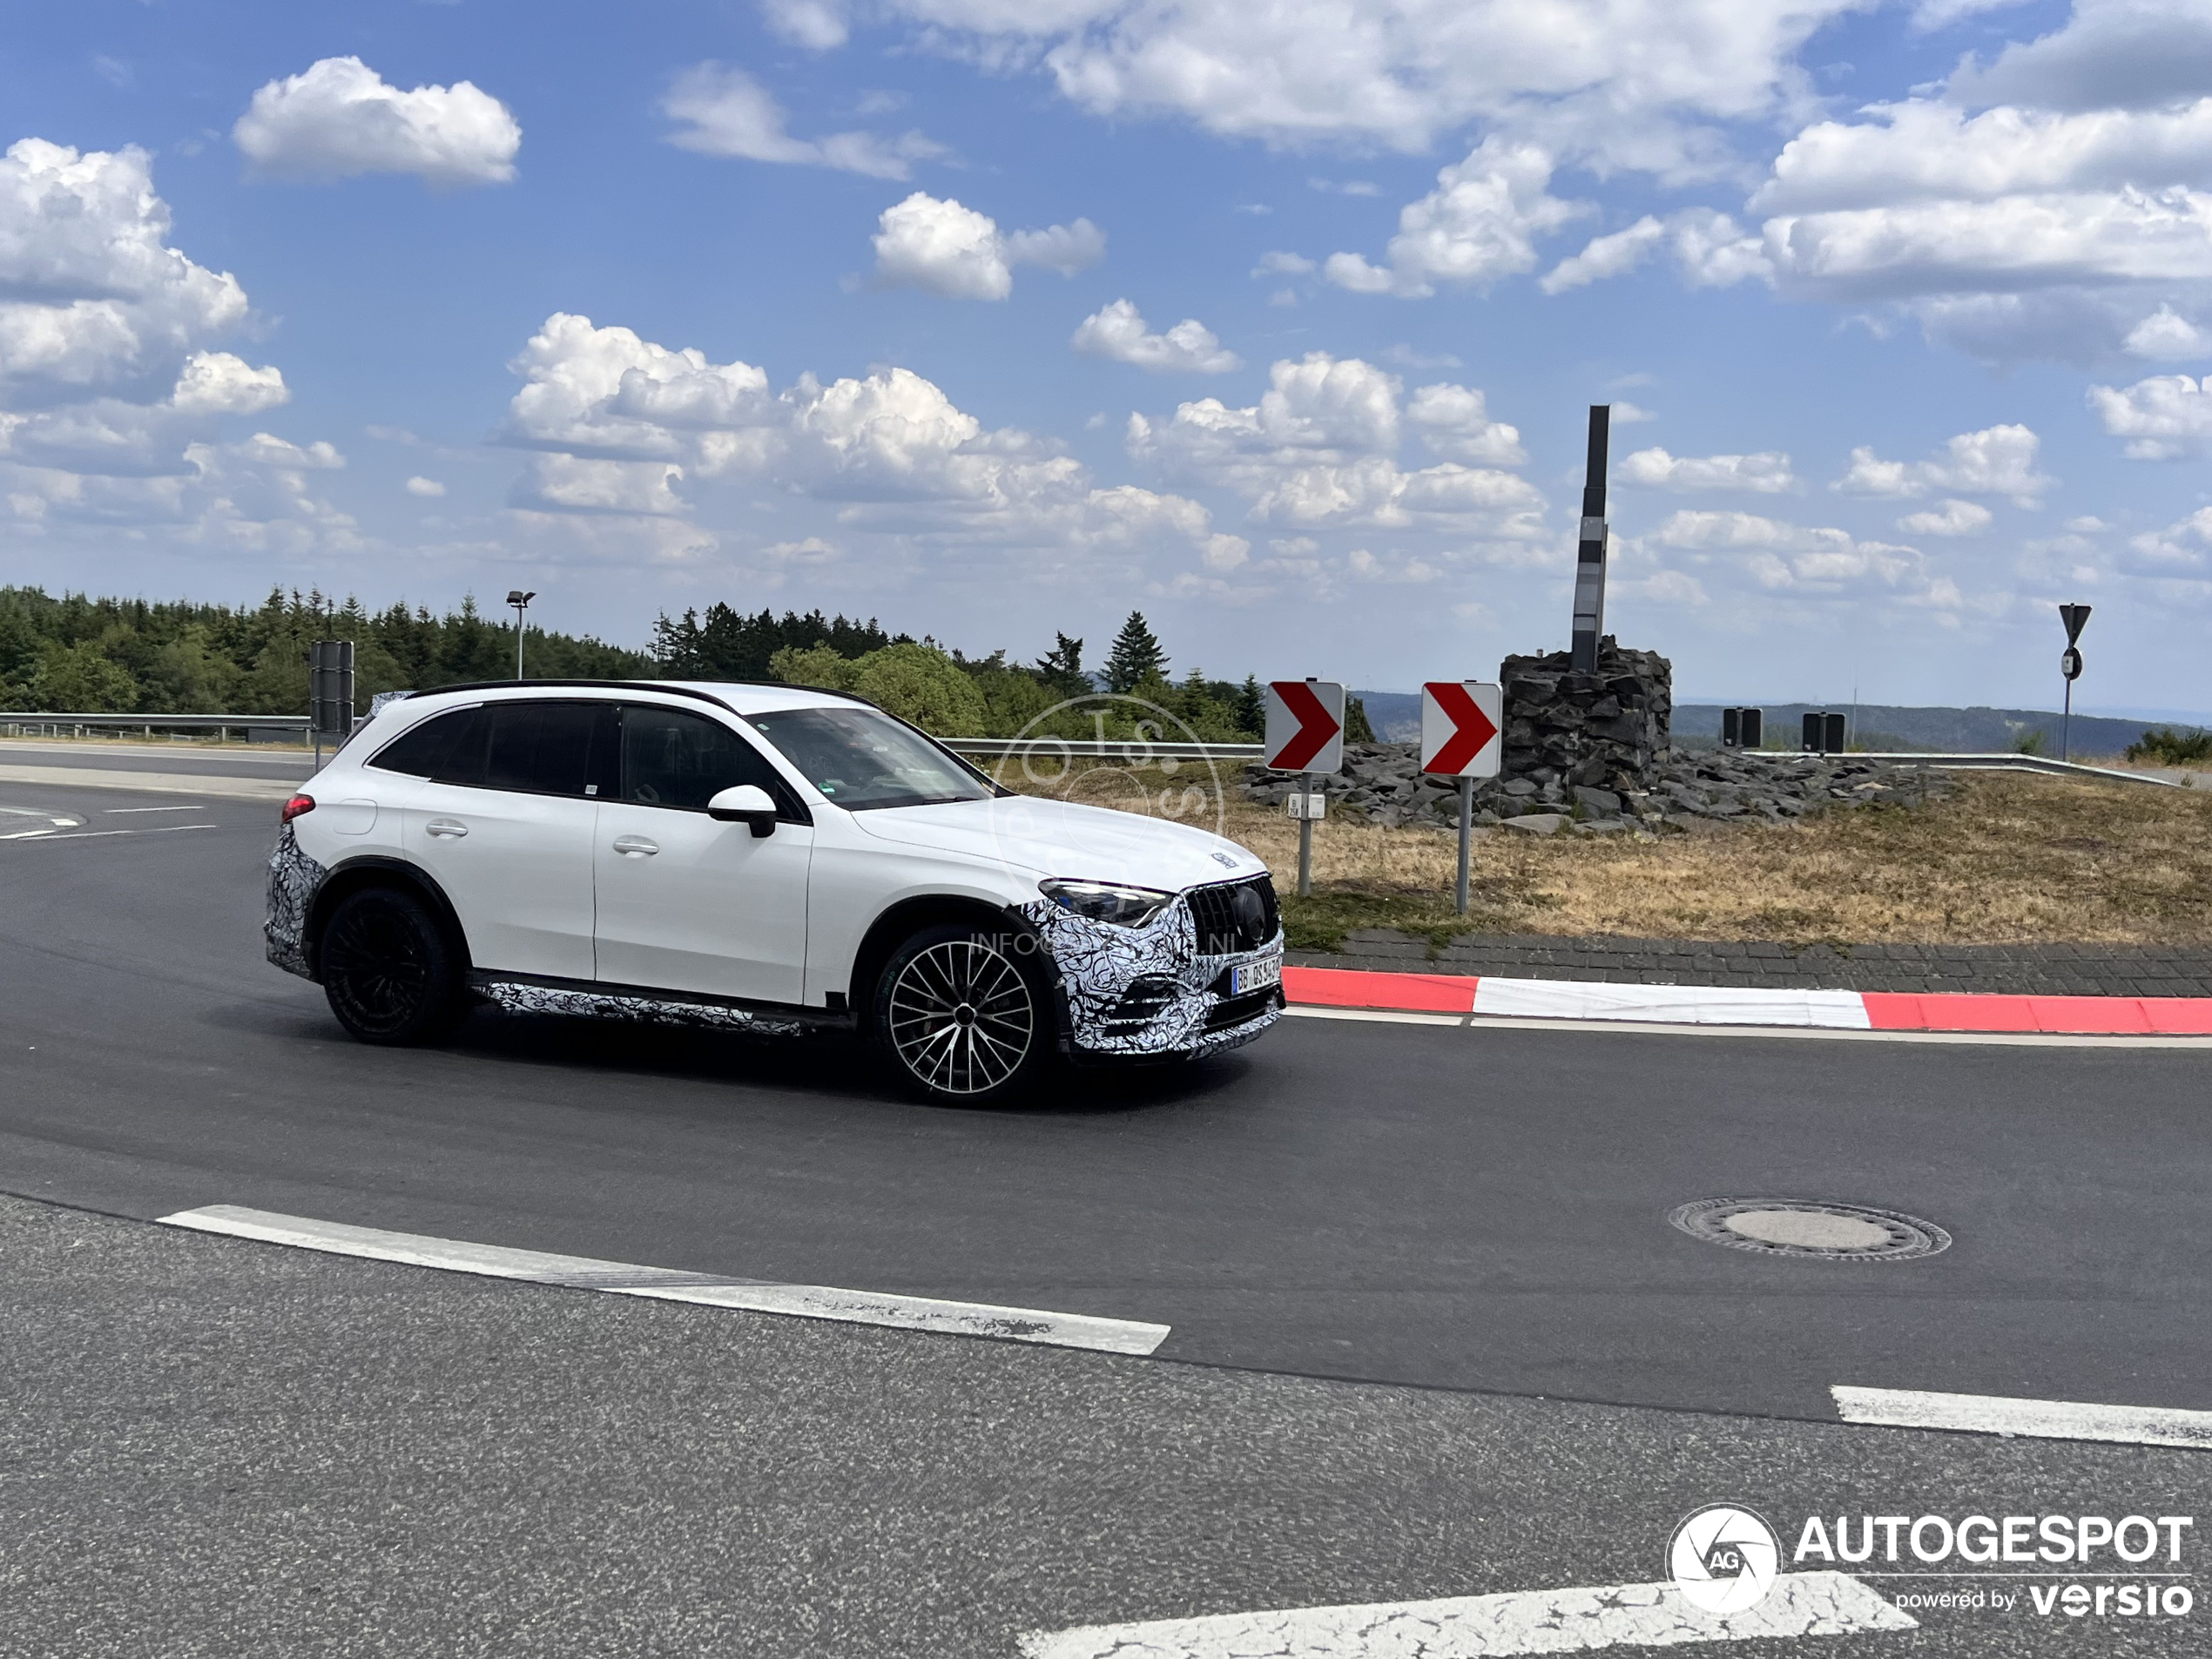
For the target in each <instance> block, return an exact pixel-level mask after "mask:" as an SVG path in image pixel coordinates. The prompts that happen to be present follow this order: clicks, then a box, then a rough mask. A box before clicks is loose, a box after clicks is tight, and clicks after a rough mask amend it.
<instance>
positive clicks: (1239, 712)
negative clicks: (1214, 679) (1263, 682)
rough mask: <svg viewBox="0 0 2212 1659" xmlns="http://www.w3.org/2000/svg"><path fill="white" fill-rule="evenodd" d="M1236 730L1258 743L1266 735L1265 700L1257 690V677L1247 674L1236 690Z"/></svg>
mask: <svg viewBox="0 0 2212 1659" xmlns="http://www.w3.org/2000/svg"><path fill="white" fill-rule="evenodd" d="M1236 719H1237V729H1238V731H1240V732H1244V733H1246V734H1247V735H1249V736H1250V737H1251V740H1252V741H1253V742H1254V743H1258V741H1259V740H1260V739H1261V738H1263V737H1264V736H1265V735H1266V734H1267V698H1266V697H1265V696H1264V694H1263V693H1262V692H1261V691H1260V689H1259V676H1258V675H1257V674H1247V675H1245V676H1244V684H1243V685H1240V686H1238V688H1237V704H1236Z"/></svg>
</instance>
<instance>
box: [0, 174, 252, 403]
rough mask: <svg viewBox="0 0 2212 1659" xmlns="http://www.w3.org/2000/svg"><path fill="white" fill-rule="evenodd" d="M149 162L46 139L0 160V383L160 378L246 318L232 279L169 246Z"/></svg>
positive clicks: (165, 211)
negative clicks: (203, 344)
mask: <svg viewBox="0 0 2212 1659" xmlns="http://www.w3.org/2000/svg"><path fill="white" fill-rule="evenodd" d="M150 159H151V158H149V157H148V156H147V154H146V152H145V151H143V150H139V149H136V148H126V149H123V150H118V151H114V152H102V151H97V150H95V151H87V152H82V153H80V152H78V151H75V150H71V149H67V148H65V147H64V146H63V145H57V144H48V143H47V142H45V141H44V139H41V138H24V139H22V140H20V141H19V142H17V144H15V145H11V146H10V148H9V150H8V152H7V155H6V156H5V158H0V385H4V384H5V383H6V382H7V381H44V382H47V383H49V384H54V385H60V386H76V387H85V388H91V387H99V386H113V385H117V384H118V383H121V382H124V381H132V380H134V379H138V378H139V377H145V376H159V377H163V378H164V379H166V377H167V376H170V375H173V374H175V373H176V372H177V371H178V369H179V368H180V367H181V365H182V361H183V359H184V358H185V354H187V353H189V352H191V351H192V349H193V348H194V347H197V346H199V344H200V343H201V342H202V341H206V340H209V339H212V338H215V337H219V336H220V335H223V334H228V333H230V332H232V331H233V330H234V329H236V328H237V327H239V325H240V324H242V323H243V322H244V321H245V320H246V292H245V290H244V289H242V288H241V287H239V284H238V279H237V278H235V277H233V276H232V275H230V274H229V273H227V272H225V273H220V274H218V273H215V272H212V271H210V270H207V269H206V267H204V266H199V265H195V264H194V263H193V262H192V260H189V259H186V258H185V256H184V255H183V254H182V253H179V252H178V251H177V250H176V249H174V248H172V247H171V246H168V242H167V238H168V234H169V228H170V219H169V208H168V205H167V204H166V203H165V202H164V201H163V200H162V199H161V198H160V197H159V196H158V195H156V194H155V193H154V188H153V177H152V169H151V165H150ZM163 389H166V385H165V386H164V388H163Z"/></svg>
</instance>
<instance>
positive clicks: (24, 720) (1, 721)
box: [0, 710, 309, 740]
mask: <svg viewBox="0 0 2212 1659" xmlns="http://www.w3.org/2000/svg"><path fill="white" fill-rule="evenodd" d="M308 726H309V721H308V719H307V716H306V715H304V714H70V713H61V712H47V711H38V710H25V711H22V712H19V713H17V712H10V711H4V710H0V738H90V737H100V736H112V735H114V734H116V733H118V732H139V733H141V734H143V735H144V736H145V737H148V738H151V737H152V736H153V734H154V733H155V732H214V733H215V734H216V735H217V736H220V735H221V734H222V733H224V732H278V733H281V734H283V735H284V736H285V737H287V738H293V737H296V738H301V739H303V740H304V739H305V738H307V735H308Z"/></svg>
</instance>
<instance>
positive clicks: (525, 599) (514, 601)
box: [507, 588, 537, 679]
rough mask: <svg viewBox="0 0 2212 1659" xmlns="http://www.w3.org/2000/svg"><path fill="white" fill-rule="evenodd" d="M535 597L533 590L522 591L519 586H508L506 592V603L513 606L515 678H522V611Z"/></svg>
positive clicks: (527, 607)
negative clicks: (528, 591)
mask: <svg viewBox="0 0 2212 1659" xmlns="http://www.w3.org/2000/svg"><path fill="white" fill-rule="evenodd" d="M536 597H537V595H536V593H535V592H530V593H524V592H523V590H521V589H520V588H510V589H509V590H508V593H507V603H508V604H510V605H512V606H514V607H515V678H516V679H520V678H523V611H524V610H527V609H529V602H530V601H531V600H533V599H535V598H536Z"/></svg>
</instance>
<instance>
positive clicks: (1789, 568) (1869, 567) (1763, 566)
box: [1648, 512, 1929, 593]
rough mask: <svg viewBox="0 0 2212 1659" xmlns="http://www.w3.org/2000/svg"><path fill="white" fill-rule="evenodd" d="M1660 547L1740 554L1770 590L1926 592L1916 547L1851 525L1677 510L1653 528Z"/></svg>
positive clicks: (1923, 568) (1653, 538)
mask: <svg viewBox="0 0 2212 1659" xmlns="http://www.w3.org/2000/svg"><path fill="white" fill-rule="evenodd" d="M1648 539H1649V541H1650V542H1653V543H1656V544H1658V545H1659V546H1661V547H1664V548H1671V549H1677V550H1685V551H1689V552H1693V553H1699V554H1706V555H1726V556H1730V558H1731V560H1732V561H1733V560H1740V562H1741V563H1742V566H1743V569H1745V570H1748V572H1749V573H1750V576H1751V577H1752V579H1753V580H1754V581H1756V582H1757V583H1758V585H1759V586H1760V587H1762V588H1765V589H1768V590H1785V591H1786V590H1809V591H1812V592H1830V593H1837V592H1850V591H1852V590H1899V589H1906V590H1912V589H1920V590H1925V589H1926V588H1927V586H1928V585H1929V579H1928V576H1927V571H1926V561H1925V558H1924V557H1923V556H1921V554H1920V553H1919V550H1917V549H1914V548H1910V547H1901V546H1898V545H1896V544H1895V543H1888V542H1862V541H1860V540H1859V539H1858V537H1856V536H1852V535H1851V532H1850V531H1848V530H1841V529H1814V528H1809V527H1807V526H1804V525H1799V524H1791V523H1785V522H1784V521H1782V520H1780V519H1773V518H1765V517H1762V516H1759V515H1758V514H1756V513H1716V512H1680V513H1676V514H1675V515H1673V516H1671V517H1669V519H1668V520H1667V521H1666V522H1665V523H1662V525H1660V526H1659V528H1658V529H1656V530H1655V531H1654V532H1652V534H1651V536H1650V537H1649V538H1648Z"/></svg>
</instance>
